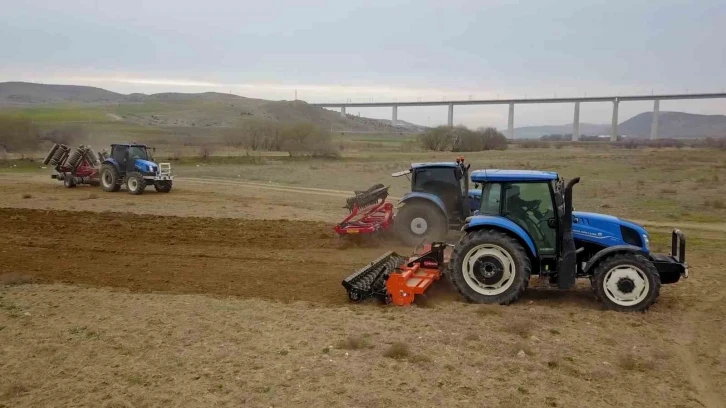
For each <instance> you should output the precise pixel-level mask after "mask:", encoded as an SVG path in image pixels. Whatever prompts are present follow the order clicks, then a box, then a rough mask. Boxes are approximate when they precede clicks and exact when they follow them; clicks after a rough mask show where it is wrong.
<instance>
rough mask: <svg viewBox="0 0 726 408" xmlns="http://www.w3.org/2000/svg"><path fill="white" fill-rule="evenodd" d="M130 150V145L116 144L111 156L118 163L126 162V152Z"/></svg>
mask: <svg viewBox="0 0 726 408" xmlns="http://www.w3.org/2000/svg"><path fill="white" fill-rule="evenodd" d="M128 150H129V147H128V146H114V148H113V152H112V153H111V156H112V157H113V158H114V160H116V161H117V162H118V163H125V162H126V152H128Z"/></svg>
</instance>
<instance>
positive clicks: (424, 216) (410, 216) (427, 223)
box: [393, 203, 448, 246]
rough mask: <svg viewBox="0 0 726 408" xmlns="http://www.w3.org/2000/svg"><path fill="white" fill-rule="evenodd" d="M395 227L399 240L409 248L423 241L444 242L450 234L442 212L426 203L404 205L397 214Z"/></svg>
mask: <svg viewBox="0 0 726 408" xmlns="http://www.w3.org/2000/svg"><path fill="white" fill-rule="evenodd" d="M393 227H394V228H395V231H396V235H397V236H398V238H399V239H400V240H401V241H402V242H403V243H404V244H406V245H409V246H416V245H418V244H420V243H421V242H422V241H427V242H437V241H443V240H445V239H446V234H447V232H448V231H447V229H446V218H445V217H444V214H443V213H442V212H441V210H439V208H437V207H435V206H434V205H433V204H426V203H408V204H404V206H403V208H401V209H400V210H399V211H398V214H396V218H395V220H394V222H393Z"/></svg>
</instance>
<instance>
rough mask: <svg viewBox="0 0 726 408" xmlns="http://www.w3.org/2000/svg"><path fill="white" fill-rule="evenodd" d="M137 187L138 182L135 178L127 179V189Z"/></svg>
mask: <svg viewBox="0 0 726 408" xmlns="http://www.w3.org/2000/svg"><path fill="white" fill-rule="evenodd" d="M138 187H139V182H138V180H136V179H129V190H131V191H136V189H137V188H138Z"/></svg>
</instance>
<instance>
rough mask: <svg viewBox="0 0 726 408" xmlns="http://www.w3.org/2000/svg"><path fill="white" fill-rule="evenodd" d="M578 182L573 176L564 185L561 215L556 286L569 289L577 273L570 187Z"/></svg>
mask: <svg viewBox="0 0 726 408" xmlns="http://www.w3.org/2000/svg"><path fill="white" fill-rule="evenodd" d="M579 182H580V178H579V177H575V178H573V179H572V180H570V181H569V182H568V183H567V186H566V187H565V214H564V216H563V217H562V224H561V227H562V258H561V259H560V264H559V265H558V267H557V287H558V288H560V289H569V288H571V287H573V286H575V278H576V275H577V253H576V250H577V249H576V248H575V239H574V237H573V236H572V188H573V187H574V186H575V184H577V183H579Z"/></svg>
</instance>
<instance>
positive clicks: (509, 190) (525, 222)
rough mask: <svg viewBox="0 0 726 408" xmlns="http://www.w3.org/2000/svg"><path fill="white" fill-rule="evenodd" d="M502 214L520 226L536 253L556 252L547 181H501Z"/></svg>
mask: <svg viewBox="0 0 726 408" xmlns="http://www.w3.org/2000/svg"><path fill="white" fill-rule="evenodd" d="M501 188H502V198H501V200H502V203H501V210H502V215H503V216H504V217H506V218H509V219H510V220H512V221H514V222H515V223H516V224H517V225H519V226H520V227H522V228H523V229H524V230H525V231H527V233H528V234H529V236H530V237H532V240H533V241H534V243H535V245H536V247H537V251H538V252H539V253H540V255H543V256H548V255H556V254H557V220H558V218H557V214H556V212H555V211H556V207H555V203H554V194H553V191H552V188H551V184H550V183H547V182H529V183H527V182H522V183H502V187H501Z"/></svg>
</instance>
